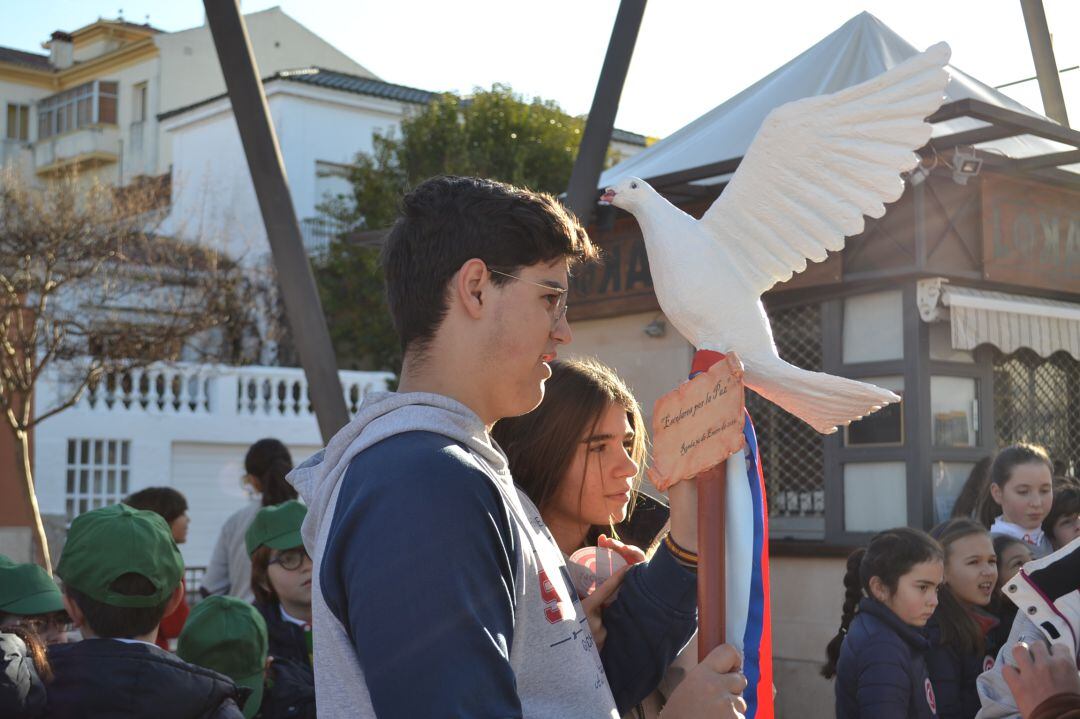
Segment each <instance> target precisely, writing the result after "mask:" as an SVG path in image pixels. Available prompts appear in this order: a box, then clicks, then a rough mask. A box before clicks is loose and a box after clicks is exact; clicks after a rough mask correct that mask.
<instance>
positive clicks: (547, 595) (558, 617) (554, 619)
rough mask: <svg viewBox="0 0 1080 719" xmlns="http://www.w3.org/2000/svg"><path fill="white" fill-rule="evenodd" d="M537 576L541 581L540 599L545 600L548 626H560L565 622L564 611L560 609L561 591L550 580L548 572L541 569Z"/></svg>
mask: <svg viewBox="0 0 1080 719" xmlns="http://www.w3.org/2000/svg"><path fill="white" fill-rule="evenodd" d="M537 576H538V578H539V579H540V598H541V599H543V600H544V617H545V618H546V619H547V620H548V624H558V623H559V622H561V621H562V620H563V613H562V609H560V608H559V591H558V590H557V589H555V585H554V584H552V583H551V580H550V579H548V575H547V572H546V571H544V570H543V569H541V570H540V574H539V575H537Z"/></svg>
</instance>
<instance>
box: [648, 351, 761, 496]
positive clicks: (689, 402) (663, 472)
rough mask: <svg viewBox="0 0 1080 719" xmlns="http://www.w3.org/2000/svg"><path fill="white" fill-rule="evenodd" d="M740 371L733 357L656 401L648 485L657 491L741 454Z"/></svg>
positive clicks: (741, 392) (741, 411) (732, 354)
mask: <svg viewBox="0 0 1080 719" xmlns="http://www.w3.org/2000/svg"><path fill="white" fill-rule="evenodd" d="M743 420H744V415H743V367H742V363H741V362H740V361H739V359H738V357H737V356H736V355H735V353H733V352H729V353H728V354H727V356H726V357H725V358H724V359H723V360H721V361H720V362H717V363H716V364H714V365H713V366H712V367H710V368H709V369H708V371H706V372H702V373H701V374H699V375H698V376H696V377H694V378H693V379H692V380H689V381H688V382H683V383H682V384H681V385H679V386H678V387H677V388H676V389H674V390H673V391H671V392H668V393H667V394H666V395H664V396H663V397H661V398H660V399H658V400H657V401H656V405H655V407H654V408H653V422H652V438H653V462H652V466H651V467H650V468H649V470H648V473H649V479H650V480H652V482H653V484H655V485H656V487H657V489H659V490H660V491H665V490H666V489H667V488H668V487H670V486H671V485H673V484H675V483H676V482H680V481H682V480H684V479H690V478H692V477H696V476H697V475H699V474H701V473H702V472H704V471H705V470H708V469H712V468H713V467H715V466H716V465H718V464H720V463H721V462H723V461H724V460H725V459H727V458H728V457H730V456H731V455H732V454H734V453H735V452H737V451H739V450H740V449H742V448H743V445H744V443H745V440H744V438H743Z"/></svg>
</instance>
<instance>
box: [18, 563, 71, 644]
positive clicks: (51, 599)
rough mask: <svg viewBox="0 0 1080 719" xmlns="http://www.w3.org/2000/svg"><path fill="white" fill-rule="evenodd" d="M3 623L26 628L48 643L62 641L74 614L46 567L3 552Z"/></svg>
mask: <svg viewBox="0 0 1080 719" xmlns="http://www.w3.org/2000/svg"><path fill="white" fill-rule="evenodd" d="M0 625H5V626H20V627H23V628H25V629H27V630H30V631H32V632H34V633H35V634H37V636H38V637H39V638H40V639H41V641H43V642H44V643H45V644H63V643H65V642H67V641H68V632H69V631H70V629H71V617H69V616H68V614H67V612H66V611H65V610H64V599H63V596H62V595H61V594H60V588H59V587H57V586H56V582H54V581H53V580H52V577H50V576H49V575H48V574H47V573H46V572H45V570H44V569H42V568H41V567H39V566H38V565H36V564H16V563H15V562H13V561H11V560H10V559H8V558H7V557H5V556H3V555H2V554H0Z"/></svg>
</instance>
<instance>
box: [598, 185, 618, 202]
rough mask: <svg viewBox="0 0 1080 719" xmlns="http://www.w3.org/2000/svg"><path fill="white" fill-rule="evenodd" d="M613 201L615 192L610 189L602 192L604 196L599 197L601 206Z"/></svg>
mask: <svg viewBox="0 0 1080 719" xmlns="http://www.w3.org/2000/svg"><path fill="white" fill-rule="evenodd" d="M614 199H615V190H613V189H611V188H610V187H609V188H607V189H606V190H604V194H602V195H600V204H601V205H610V204H611V201H612V200H614Z"/></svg>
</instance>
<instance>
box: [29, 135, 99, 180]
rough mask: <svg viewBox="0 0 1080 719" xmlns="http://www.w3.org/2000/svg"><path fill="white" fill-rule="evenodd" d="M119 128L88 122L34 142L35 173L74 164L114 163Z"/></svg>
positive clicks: (47, 171)
mask: <svg viewBox="0 0 1080 719" xmlns="http://www.w3.org/2000/svg"><path fill="white" fill-rule="evenodd" d="M119 157H120V130H119V128H117V127H116V126H115V125H91V126H89V127H83V128H80V129H78V130H72V131H71V132H67V133H64V134H63V135H55V136H53V137H50V138H48V139H45V140H38V141H37V142H35V143H34V168H35V169H36V171H37V172H38V173H39V174H43V173H49V172H53V171H56V170H60V169H62V168H65V167H69V166H71V165H76V164H86V165H91V166H96V165H104V164H109V163H113V162H117V161H118V160H119Z"/></svg>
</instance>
